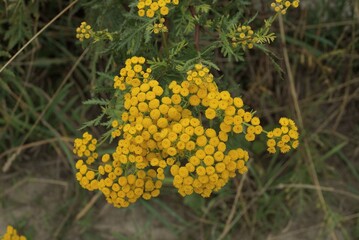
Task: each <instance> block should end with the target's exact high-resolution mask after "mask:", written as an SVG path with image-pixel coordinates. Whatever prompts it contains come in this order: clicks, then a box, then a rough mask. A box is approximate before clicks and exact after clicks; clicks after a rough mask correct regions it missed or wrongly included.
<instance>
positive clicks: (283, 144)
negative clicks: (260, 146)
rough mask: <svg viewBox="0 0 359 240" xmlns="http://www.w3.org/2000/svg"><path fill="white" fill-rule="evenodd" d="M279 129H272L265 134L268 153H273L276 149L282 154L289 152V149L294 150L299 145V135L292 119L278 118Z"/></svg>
mask: <svg viewBox="0 0 359 240" xmlns="http://www.w3.org/2000/svg"><path fill="white" fill-rule="evenodd" d="M279 124H280V125H281V127H280V128H274V129H273V130H272V131H270V132H268V133H267V137H268V140H267V146H268V152H270V153H275V152H276V147H278V148H279V150H280V151H281V152H282V153H286V152H289V151H290V150H291V149H296V148H297V147H298V145H299V141H298V138H299V133H298V128H297V126H296V125H295V122H294V121H293V120H292V119H288V118H284V117H282V118H280V119H279Z"/></svg>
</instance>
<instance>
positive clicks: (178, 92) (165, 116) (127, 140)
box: [74, 56, 298, 207]
mask: <svg viewBox="0 0 359 240" xmlns="http://www.w3.org/2000/svg"><path fill="white" fill-rule="evenodd" d="M151 73H152V70H151V68H149V67H147V66H146V59H145V58H143V57H136V56H134V57H132V58H129V59H127V60H126V61H125V66H124V67H123V68H122V69H121V70H120V72H119V75H118V76H115V77H114V85H113V87H114V89H115V90H116V92H115V96H121V97H122V99H119V102H121V104H122V105H121V106H119V107H120V109H122V110H121V111H122V112H121V113H120V114H118V116H117V117H114V119H113V121H112V131H111V136H112V139H113V140H114V139H116V141H117V146H116V149H115V151H114V152H112V153H111V154H108V153H106V154H104V155H103V156H102V157H101V161H100V163H99V164H98V165H97V166H96V167H92V166H91V164H92V163H93V162H94V160H95V159H96V158H97V157H98V156H97V153H96V152H95V150H96V143H97V141H96V139H93V138H92V136H91V135H90V134H88V133H85V134H84V135H83V137H82V138H81V139H76V140H75V143H74V153H75V154H77V155H78V156H79V157H80V158H83V157H84V156H85V157H87V160H85V161H84V160H82V159H80V160H78V161H77V162H76V169H77V170H78V172H77V174H76V178H77V180H78V181H79V182H80V185H81V186H82V187H83V188H85V189H88V190H90V191H93V190H100V191H101V192H102V193H103V194H104V195H105V196H106V199H107V201H108V202H109V203H111V204H113V205H114V206H115V207H127V206H129V205H130V204H131V203H134V202H136V201H137V200H138V199H139V198H143V199H146V200H148V199H151V198H152V197H157V196H158V195H159V194H160V189H161V187H162V182H163V180H164V179H165V173H166V170H167V169H169V172H170V174H171V175H172V176H173V185H174V187H176V188H177V189H178V192H179V193H180V194H181V195H182V196H186V195H190V194H192V193H197V194H200V195H201V196H203V197H209V196H210V195H211V194H212V192H216V191H218V190H220V189H221V188H222V187H223V186H224V185H225V184H226V183H227V182H228V181H229V179H230V178H233V177H235V176H236V173H237V172H238V173H240V174H243V173H245V172H247V171H248V169H247V167H246V166H245V164H246V162H247V161H248V159H249V155H248V152H247V151H245V150H243V149H241V148H237V149H228V148H227V142H228V139H229V134H244V135H245V139H246V140H247V141H254V140H255V138H256V136H257V135H259V134H261V133H262V131H263V129H262V126H261V125H260V120H259V118H258V117H255V116H253V113H252V112H249V111H246V110H245V109H244V103H243V100H242V99H241V98H240V97H234V98H233V97H231V95H230V93H229V92H228V91H219V90H218V87H217V84H216V83H215V81H214V78H213V75H212V74H211V73H210V71H209V69H208V68H207V67H205V66H203V65H202V64H196V65H195V66H194V67H193V68H192V69H191V70H189V71H188V72H187V74H186V78H185V80H183V81H181V82H177V81H172V82H171V83H170V84H169V85H168V88H165V89H164V88H162V87H161V86H160V84H159V82H158V81H157V80H155V79H153V77H152V75H151ZM194 114H198V116H195V115H194ZM213 124H216V125H215V126H216V127H212V125H213ZM280 124H281V125H282V128H281V129H280V131H281V133H280V134H279V135H278V134H277V132H278V130H277V129H274V130H273V133H271V132H270V133H268V137H269V138H271V137H270V136H271V134H272V135H273V138H271V139H270V140H273V141H275V145H276V144H277V145H278V147H280V148H281V151H282V149H283V151H284V149H285V148H286V146H287V143H289V142H290V141H291V139H295V138H298V132H296V131H297V129H296V127H295V124H294V122H293V121H292V120H288V119H284V118H282V119H281V120H280ZM217 126H218V128H217ZM282 133H284V134H286V135H283V136H282V135H281V134H282ZM287 133H288V134H287ZM294 133H296V134H297V135H296V136H294ZM286 136H289V138H290V139H289V141H287V139H286V138H287V137H286ZM278 137H279V138H281V137H282V138H284V139H280V141H278V143H277V142H276V140H277V139H278ZM291 144H292V145H291V146H292V147H293V148H294V146H295V144H298V143H295V141H293V142H291ZM273 147H274V146H273ZM269 150H270V151H272V150H273V149H272V148H271V149H269ZM272 152H273V151H272Z"/></svg>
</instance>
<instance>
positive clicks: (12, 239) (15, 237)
mask: <svg viewBox="0 0 359 240" xmlns="http://www.w3.org/2000/svg"><path fill="white" fill-rule="evenodd" d="M1 240H26V237H25V236H21V235H19V234H18V233H17V230H16V229H14V228H13V227H12V226H10V225H9V226H7V228H6V233H5V234H4V235H3V236H2V238H1Z"/></svg>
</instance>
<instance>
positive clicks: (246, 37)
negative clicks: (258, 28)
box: [230, 25, 257, 49]
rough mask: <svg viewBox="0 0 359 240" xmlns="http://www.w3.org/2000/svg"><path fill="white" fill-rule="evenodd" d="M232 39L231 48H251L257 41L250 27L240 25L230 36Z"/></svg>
mask: <svg viewBox="0 0 359 240" xmlns="http://www.w3.org/2000/svg"><path fill="white" fill-rule="evenodd" d="M230 37H231V39H232V46H233V47H238V46H242V48H244V49H245V48H249V49H252V48H253V46H254V45H253V44H254V43H256V41H257V39H256V38H255V37H254V31H253V30H252V28H251V27H250V26H246V25H242V26H238V27H237V29H236V31H235V32H232V33H231V34H230Z"/></svg>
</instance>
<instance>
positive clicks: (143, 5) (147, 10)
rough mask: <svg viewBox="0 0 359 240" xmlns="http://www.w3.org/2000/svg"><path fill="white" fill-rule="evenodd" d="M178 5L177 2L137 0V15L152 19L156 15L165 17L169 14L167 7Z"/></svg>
mask: <svg viewBox="0 0 359 240" xmlns="http://www.w3.org/2000/svg"><path fill="white" fill-rule="evenodd" d="M169 4H173V5H178V4H179V0H139V1H138V4H137V8H138V15H139V16H140V17H143V16H146V17H148V18H153V17H154V16H155V14H156V13H159V15H161V16H166V15H167V14H168V13H169V8H168V6H167V5H169Z"/></svg>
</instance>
